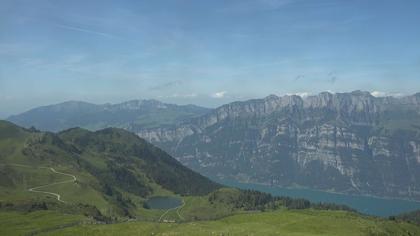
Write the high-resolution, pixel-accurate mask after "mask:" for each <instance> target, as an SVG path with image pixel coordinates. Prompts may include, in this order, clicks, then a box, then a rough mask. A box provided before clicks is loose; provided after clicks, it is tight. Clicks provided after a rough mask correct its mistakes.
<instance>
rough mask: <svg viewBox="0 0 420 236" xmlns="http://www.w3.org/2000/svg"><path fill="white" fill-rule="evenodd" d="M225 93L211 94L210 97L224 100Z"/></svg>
mask: <svg viewBox="0 0 420 236" xmlns="http://www.w3.org/2000/svg"><path fill="white" fill-rule="evenodd" d="M226 94H227V92H226V91H220V92H216V93H213V94H212V95H211V97H212V98H224V97H225V96H226Z"/></svg>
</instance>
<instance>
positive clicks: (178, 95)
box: [158, 93, 198, 98]
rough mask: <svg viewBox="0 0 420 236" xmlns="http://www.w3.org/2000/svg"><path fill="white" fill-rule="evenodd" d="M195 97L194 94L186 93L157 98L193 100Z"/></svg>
mask: <svg viewBox="0 0 420 236" xmlns="http://www.w3.org/2000/svg"><path fill="white" fill-rule="evenodd" d="M197 96H198V95H197V94H196V93H186V94H179V93H174V94H172V95H166V96H158V98H195V97H197Z"/></svg>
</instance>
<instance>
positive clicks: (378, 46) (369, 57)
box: [0, 0, 420, 117]
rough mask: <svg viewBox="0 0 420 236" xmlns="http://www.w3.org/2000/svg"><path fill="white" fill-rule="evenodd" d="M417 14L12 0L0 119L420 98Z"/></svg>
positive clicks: (161, 1) (167, 1) (240, 4)
mask: <svg viewBox="0 0 420 236" xmlns="http://www.w3.org/2000/svg"><path fill="white" fill-rule="evenodd" d="M419 11H420V1H416V0H411V1H410V0H405V1H398V0H394V1H389V0H377V1H374V0H360V1H359V0H352V1H342V0H336V1H333V0H318V1H315V0H223V1H222V0H212V1H205V0H150V1H140V0H138V1H134V0H133V1H126V0H122V1H105V0H101V1H94V0H91V1H77V0H72V1H67V0H66V1H63V0H51V1H44V0H37V1H32V0H31V1H29V0H28V1H20V0H2V1H1V3H0V117H6V116H8V115H10V114H14V113H18V112H21V111H24V110H26V109H28V108H32V107H34V106H38V105H45V104H51V103H58V102H62V101H66V100H84V101H89V102H95V103H105V102H112V103H115V102H120V101H124V100H129V99H145V98H154V99H159V100H162V101H165V102H173V103H180V104H184V103H195V104H199V105H204V106H217V105H220V104H223V103H226V102H230V101H234V100H244V99H248V98H256V97H264V96H267V95H269V94H278V95H283V94H294V93H299V94H306V93H309V94H314V93H318V92H320V91H327V90H328V91H335V92H339V91H340V92H343V91H352V90H357V89H361V90H367V91H377V92H375V94H379V95H383V94H411V93H415V92H419V91H420V27H419V22H420V14H419V13H418V12H419Z"/></svg>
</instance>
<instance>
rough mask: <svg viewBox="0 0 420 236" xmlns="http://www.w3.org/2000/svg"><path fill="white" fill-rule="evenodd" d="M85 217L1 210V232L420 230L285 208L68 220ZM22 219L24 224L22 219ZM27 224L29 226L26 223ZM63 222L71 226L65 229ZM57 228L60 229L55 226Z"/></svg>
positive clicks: (355, 232) (335, 232)
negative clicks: (169, 219) (193, 217)
mask: <svg viewBox="0 0 420 236" xmlns="http://www.w3.org/2000/svg"><path fill="white" fill-rule="evenodd" d="M83 220H86V219H84V218H83V217H77V216H72V215H58V214H57V213H54V212H49V211H42V212H35V213H29V214H21V213H9V212H6V213H5V212H3V213H0V222H1V223H0V226H1V227H0V234H1V235H17V234H20V233H29V232H33V231H36V230H37V231H40V232H44V233H43V234H46V235H419V234H420V227H418V226H415V225H411V224H407V223H397V222H392V221H385V220H378V219H374V218H370V217H361V216H358V215H355V214H352V213H348V212H342V211H319V210H317V211H315V210H293V211H287V210H280V211H276V212H266V213H250V214H238V215H234V216H230V217H226V218H223V219H220V220H215V221H196V222H190V223H180V224H177V223H153V222H128V223H120V224H110V225H90V224H79V225H68V224H72V223H74V222H81V221H83ZM21 222H22V223H21ZM22 225H24V227H22ZM59 225H67V227H64V228H62V229H60V228H59ZM53 229H55V230H53Z"/></svg>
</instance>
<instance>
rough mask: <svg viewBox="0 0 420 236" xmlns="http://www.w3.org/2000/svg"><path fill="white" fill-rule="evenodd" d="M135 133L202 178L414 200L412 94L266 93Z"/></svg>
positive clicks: (417, 105) (417, 114) (419, 104)
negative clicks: (259, 97)
mask: <svg viewBox="0 0 420 236" xmlns="http://www.w3.org/2000/svg"><path fill="white" fill-rule="evenodd" d="M136 132H137V133H138V135H139V136H141V137H144V138H146V139H148V140H149V141H151V142H153V143H155V144H156V145H158V146H160V147H162V148H163V149H165V150H166V151H168V152H169V153H171V154H172V155H174V156H175V157H176V158H177V159H178V160H180V161H181V162H182V163H184V164H185V165H187V166H189V167H191V168H193V169H195V170H198V171H200V172H201V173H203V174H206V175H208V176H217V177H219V178H230V179H236V180H240V181H248V182H254V183H264V184H271V185H280V186H294V185H295V186H296V185H299V186H306V187H312V188H317V189H323V190H333V191H337V192H347V193H358V194H373V195H378V196H388V197H401V198H410V199H416V200H420V94H416V95H413V96H409V97H403V98H393V97H386V98H376V97H373V96H371V95H370V93H367V92H361V91H355V92H352V93H338V94H331V93H326V92H325V93H321V94H319V95H317V96H309V97H306V98H301V97H299V96H284V97H277V96H274V95H271V96H268V97H266V98H264V99H256V100H250V101H245V102H234V103H231V104H227V105H224V106H221V107H219V108H217V109H215V110H213V111H212V112H209V113H207V114H205V115H203V116H200V117H198V118H194V119H191V120H190V121H188V122H184V123H182V124H178V125H173V126H167V127H159V128H153V129H138V130H136Z"/></svg>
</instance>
